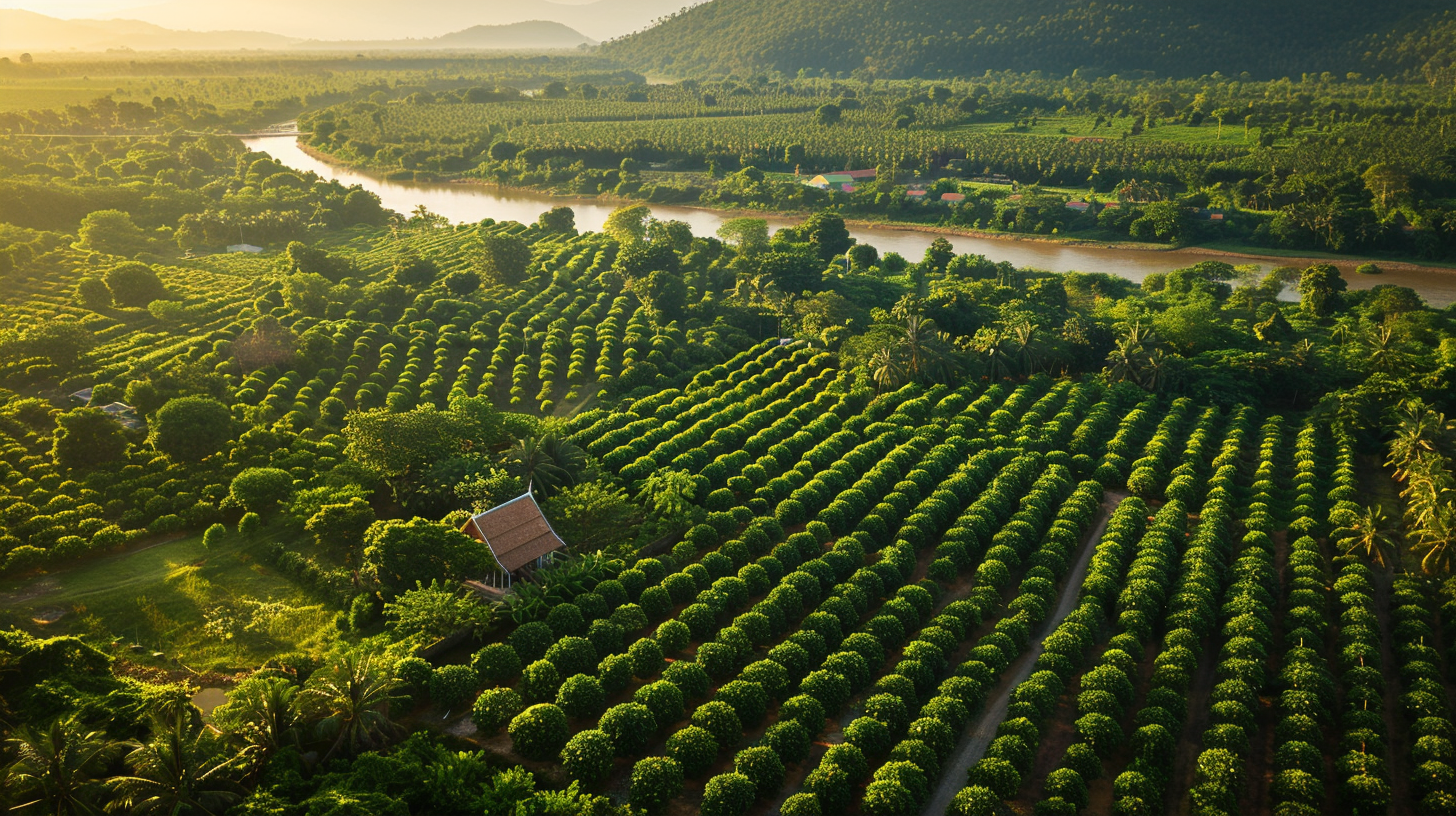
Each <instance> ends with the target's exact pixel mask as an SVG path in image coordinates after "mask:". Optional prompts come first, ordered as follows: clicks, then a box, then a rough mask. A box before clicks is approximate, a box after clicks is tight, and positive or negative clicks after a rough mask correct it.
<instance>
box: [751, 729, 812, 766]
mask: <svg viewBox="0 0 1456 816" xmlns="http://www.w3.org/2000/svg"><path fill="white" fill-rule="evenodd" d="M812 739H813V735H812V734H810V733H809V729H807V728H805V727H804V726H803V725H802V724H801V723H799V721H797V720H793V719H781V720H780V721H779V722H776V723H774V724H773V725H770V726H769V727H768V730H766V731H764V733H763V742H762V743H761V744H763V745H765V746H767V747H769V748H772V749H773V751H774V753H776V754H778V755H779V756H780V757H782V758H783V760H784V761H785V762H800V761H802V760H804V759H805V758H807V757H808V756H809V744H810V742H811V740H812Z"/></svg>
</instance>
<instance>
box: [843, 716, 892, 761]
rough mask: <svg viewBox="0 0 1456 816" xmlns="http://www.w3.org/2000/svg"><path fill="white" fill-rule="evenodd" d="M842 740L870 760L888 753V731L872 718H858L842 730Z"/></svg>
mask: <svg viewBox="0 0 1456 816" xmlns="http://www.w3.org/2000/svg"><path fill="white" fill-rule="evenodd" d="M844 739H845V741H846V742H848V743H849V744H851V745H853V746H855V747H856V748H858V749H860V750H861V751H863V752H864V754H865V756H867V757H870V758H872V759H878V758H882V757H884V756H885V755H886V754H888V753H889V752H890V745H891V741H890V729H889V727H888V726H886V725H885V724H884V723H882V722H880V721H879V720H877V719H875V718H874V717H859V718H858V719H856V720H855V721H854V722H851V723H850V724H849V725H848V726H846V727H845V729H844Z"/></svg>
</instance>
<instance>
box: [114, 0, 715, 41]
mask: <svg viewBox="0 0 1456 816" xmlns="http://www.w3.org/2000/svg"><path fill="white" fill-rule="evenodd" d="M694 1H695V0H591V2H572V0H557V2H552V1H551V0H248V1H247V2H240V1H238V0H234V2H216V0H163V2H160V3H157V4H155V5H139V6H138V7H136V8H133V9H129V10H127V11H125V12H120V13H118V14H117V15H116V16H118V17H127V18H132V19H137V20H144V21H146V22H150V23H156V24H158V25H163V26H167V27H169V28H189V29H193V30H196V31H205V30H217V29H228V28H237V27H239V25H240V21H242V20H246V21H248V22H247V23H246V25H247V26H249V27H253V26H256V27H258V28H264V29H267V30H268V31H274V32H277V33H279V34H284V35H286V36H289V37H299V38H304V39H312V40H327V41H338V40H385V39H389V40H393V39H400V38H405V37H414V38H423V37H434V36H438V35H439V34H440V33H441V32H444V31H459V30H461V29H465V28H469V27H471V26H478V25H505V24H508V23H520V22H526V21H529V20H546V21H549V22H556V23H561V24H563V25H567V26H570V27H571V28H573V29H575V30H576V31H580V32H582V33H583V34H585V35H587V36H588V37H591V38H594V39H598V40H605V39H607V38H609V37H620V36H622V35H624V34H629V33H631V32H633V31H637V30H639V29H643V28H646V27H648V26H650V25H652V23H653V22H654V21H656V20H657V19H658V18H661V17H664V16H666V15H669V14H672V13H674V12H676V11H678V10H680V9H681V8H682V7H683V6H686V5H691V4H692V2H694ZM139 2H144V0H139Z"/></svg>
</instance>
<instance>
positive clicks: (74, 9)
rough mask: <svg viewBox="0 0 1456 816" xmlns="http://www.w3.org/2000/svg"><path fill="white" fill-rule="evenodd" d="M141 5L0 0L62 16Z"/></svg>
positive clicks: (141, 1) (129, 0) (137, 0)
mask: <svg viewBox="0 0 1456 816" xmlns="http://www.w3.org/2000/svg"><path fill="white" fill-rule="evenodd" d="M198 2H207V0H198ZM142 5H146V0H0V8H16V9H25V10H26V11H34V12H39V13H40V14H45V15H48V16H51V17H64V18H75V17H97V16H110V15H112V14H115V13H117V12H120V11H125V10H126V9H132V8H136V7H138V6H142Z"/></svg>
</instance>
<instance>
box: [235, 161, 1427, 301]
mask: <svg viewBox="0 0 1456 816" xmlns="http://www.w3.org/2000/svg"><path fill="white" fill-rule="evenodd" d="M243 143H244V144H246V145H247V146H248V148H249V149H251V150H256V151H260V152H264V153H267V154H269V155H270V156H272V157H273V158H275V159H277V160H278V161H280V162H282V163H283V164H285V165H287V166H289V167H292V168H293V169H295V170H305V171H309V172H313V173H317V174H318V175H320V176H322V177H324V178H331V179H336V180H338V181H339V182H340V183H341V184H344V185H346V186H348V185H354V184H357V185H359V186H361V187H363V188H364V189H366V190H369V191H370V192H373V193H374V194H375V195H378V196H379V198H380V200H381V201H383V202H384V206H385V207H388V208H389V209H391V210H394V211H396V212H400V213H409V212H411V211H412V210H414V209H415V208H416V207H418V206H420V205H424V206H425V207H426V208H427V209H429V210H430V212H433V213H438V214H439V215H443V216H445V217H446V218H448V219H450V220H451V221H452V222H455V223H463V222H470V221H481V220H483V219H486V218H494V219H495V220H497V221H520V222H522V223H531V222H533V221H535V220H536V217H537V216H539V215H540V214H541V213H542V212H544V211H545V210H548V209H550V208H551V207H554V206H561V205H567V206H570V207H571V209H572V210H573V211H575V212H576V225H577V228H579V229H583V230H597V229H600V228H601V226H602V224H603V223H604V222H605V221H606V219H607V216H608V215H609V214H610V213H611V212H612V210H614V209H616V208H617V206H618V205H617V204H601V203H597V202H594V201H583V200H573V199H561V198H553V197H551V196H548V195H545V194H541V193H534V192H530V191H522V190H511V189H503V188H500V187H495V186H491V185H486V184H460V183H438V182H436V183H422V182H404V181H386V180H384V179H382V178H379V177H378V176H374V175H370V174H367V173H363V172H360V171H357V170H352V169H349V168H346V167H341V166H338V165H334V164H330V163H329V162H326V161H323V160H321V159H318V158H316V157H314V156H311V155H309V154H308V153H306V152H304V151H303V149H302V148H301V147H299V145H298V140H297V137H296V136H293V135H289V134H283V135H266V136H249V137H246V138H244V139H243ZM651 207H652V212H653V215H654V216H655V217H657V218H660V219H672V220H677V221H685V222H687V223H688V224H689V225H691V226H692V228H693V233H694V234H696V235H712V234H714V233H715V232H717V230H718V227H719V226H720V225H721V224H722V223H723V222H724V221H726V220H728V219H729V218H732V217H734V216H733V215H732V214H728V213H722V212H717V211H714V210H706V209H697V208H693V207H674V206H667V205H660V204H653V205H651ZM798 220H799V219H786V218H769V219H768V222H769V226H770V228H773V229H777V228H779V227H785V226H790V225H792V224H795V223H797V221H798ZM850 234H851V235H853V236H854V237H855V238H856V239H858V240H859V241H862V242H864V243H867V244H871V245H873V246H874V247H875V248H876V249H878V250H879V251H880V252H881V253H882V254H883V253H886V252H898V253H900V254H901V255H903V256H905V257H906V258H908V259H910V260H912V261H918V260H919V259H920V258H921V257H922V256H923V255H924V254H925V249H926V247H928V246H929V245H930V242H931V241H933V240H935V238H936V237H937V235H936V234H935V233H932V232H927V231H923V230H914V229H903V228H895V227H874V226H854V227H851V229H850ZM944 237H945V238H946V239H947V240H949V241H950V242H951V244H952V245H953V246H954V247H955V250H956V252H960V253H973V254H977V255H984V256H986V257H987V258H989V259H991V260H992V261H997V262H999V261H1010V262H1011V263H1012V264H1014V265H1016V266H1018V267H1022V268H1029V269H1042V270H1046V271H1050V272H1073V271H1076V272H1106V273H1108V274H1112V275H1117V276H1118V277H1122V278H1127V279H1128V280H1133V281H1141V280H1142V279H1143V278H1145V277H1147V276H1148V275H1149V274H1152V273H1154V272H1167V271H1169V270H1172V269H1180V268H1183V267H1186V266H1191V265H1193V264H1195V263H1198V262H1199V261H1205V260H1209V259H1210V258H1215V257H1216V258H1219V259H1221V260H1226V261H1228V262H1229V263H1234V264H1258V265H1260V266H1262V267H1264V268H1265V269H1270V268H1273V267H1275V266H1285V265H1288V266H1308V265H1310V264H1313V263H1335V264H1336V265H1337V266H1339V267H1340V271H1341V273H1342V274H1343V276H1344V278H1345V280H1346V281H1347V282H1348V283H1349V285H1350V288H1351V289H1369V288H1370V287H1372V286H1375V285H1377V284H1382V283H1389V284H1395V285H1397V286H1408V287H1410V288H1411V289H1414V290H1416V291H1417V292H1419V293H1420V295H1421V296H1422V297H1424V298H1425V299H1426V301H1427V302H1428V303H1430V304H1431V305H1432V306H1447V305H1450V304H1451V303H1456V269H1444V268H1434V267H1418V266H1411V265H1390V264H1382V265H1383V266H1385V267H1386V272H1385V274H1383V275H1378V276H1377V275H1357V274H1355V267H1356V266H1357V265H1358V264H1359V263H1360V262H1359V261H1355V260H1339V261H1331V260H1329V259H1319V260H1313V259H1297V258H1271V257H1259V256H1255V255H1225V254H1212V253H1209V252H1206V251H1199V250H1196V249H1194V250H1156V249H1129V248H1126V247H1099V246H1079V245H1072V244H1062V243H1057V242H1052V241H1033V240H1016V239H1013V238H980V237H974V236H968V235H955V234H951V233H947V234H945V236H944ZM1292 296H1293V295H1292V293H1286V297H1292Z"/></svg>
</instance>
